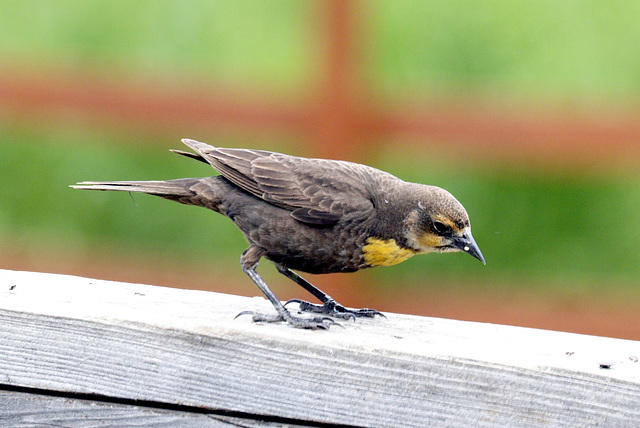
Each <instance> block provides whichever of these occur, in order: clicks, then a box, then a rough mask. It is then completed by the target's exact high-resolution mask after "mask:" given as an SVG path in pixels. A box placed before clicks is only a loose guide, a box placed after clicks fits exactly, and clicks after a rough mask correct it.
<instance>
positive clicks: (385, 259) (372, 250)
mask: <svg viewBox="0 0 640 428" xmlns="http://www.w3.org/2000/svg"><path fill="white" fill-rule="evenodd" d="M415 254H416V252H415V251H414V250H410V249H408V248H403V247H401V246H399V245H398V243H397V242H396V240H395V239H379V238H368V239H367V241H366V244H365V245H364V246H363V247H362V256H363V257H364V261H365V262H366V263H367V265H369V266H372V267H373V266H393V265H397V264H398V263H402V262H404V261H405V260H407V259H409V258H411V257H413V256H414V255H415Z"/></svg>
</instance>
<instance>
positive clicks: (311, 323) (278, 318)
mask: <svg viewBox="0 0 640 428" xmlns="http://www.w3.org/2000/svg"><path fill="white" fill-rule="evenodd" d="M241 315H251V319H252V320H253V322H267V323H271V322H286V323H287V324H289V325H290V326H292V327H295V328H304V329H307V330H329V327H331V326H333V325H337V326H340V327H342V326H341V325H340V324H338V323H337V322H335V321H334V320H332V319H331V318H328V317H314V318H300V317H294V316H293V315H291V314H289V313H288V312H286V315H280V314H277V315H273V314H272V315H268V314H263V313H260V312H254V311H243V312H240V313H239V314H238V315H236V318H238V317H239V316H241ZM234 319H235V318H234Z"/></svg>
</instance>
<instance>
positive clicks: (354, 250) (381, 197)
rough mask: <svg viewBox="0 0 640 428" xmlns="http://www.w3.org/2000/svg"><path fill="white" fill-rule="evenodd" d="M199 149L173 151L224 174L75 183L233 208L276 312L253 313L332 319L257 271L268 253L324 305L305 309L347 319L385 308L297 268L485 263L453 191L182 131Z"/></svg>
mask: <svg viewBox="0 0 640 428" xmlns="http://www.w3.org/2000/svg"><path fill="white" fill-rule="evenodd" d="M182 141H183V143H184V144H186V145H187V146H189V147H190V148H191V149H193V150H194V151H195V152H196V153H195V154H194V153H188V152H183V151H180V150H174V152H175V153H178V154H181V155H184V156H188V157H191V158H194V159H197V160H199V161H201V162H205V163H208V164H210V165H211V166H212V167H213V168H215V169H216V170H217V171H218V172H219V173H220V174H221V175H219V176H216V177H205V178H185V179H178V180H167V181H120V182H117V181H116V182H82V183H78V184H77V185H74V186H71V187H73V188H76V189H90V190H120V191H128V192H142V193H148V194H151V195H156V196H160V197H163V198H165V199H170V200H174V201H177V202H181V203H183V204H187V205H197V206H201V207H205V208H209V209H211V210H214V211H216V212H218V213H220V214H222V215H225V216H226V217H229V218H230V219H231V220H232V221H233V222H234V223H235V224H236V226H237V227H238V228H239V229H240V230H241V231H242V233H243V234H244V236H245V238H246V239H247V241H248V242H249V248H247V250H246V251H245V252H244V253H243V254H242V257H241V264H242V268H243V270H244V271H245V272H246V273H247V274H248V275H249V277H250V278H251V279H252V280H253V281H254V282H255V283H256V285H257V286H258V287H259V288H260V289H261V290H262V292H263V293H264V294H265V296H267V298H268V299H269V300H270V301H271V303H272V304H273V305H274V307H275V309H276V311H277V314H276V315H264V314H259V313H253V312H243V313H242V314H245V313H250V314H252V315H253V319H254V321H266V322H274V321H286V322H288V323H289V324H291V325H293V326H295V327H301V328H327V327H329V326H330V325H331V324H333V321H332V320H331V318H328V317H326V316H319V317H314V318H301V317H296V316H293V315H291V314H290V313H289V311H288V310H287V309H286V308H285V306H284V305H282V303H281V302H280V301H279V300H278V299H277V298H276V297H275V295H274V294H273V292H272V291H271V290H270V289H269V287H268V286H267V284H266V283H265V282H264V281H263V280H262V278H261V277H260V276H259V275H258V274H257V273H256V271H255V269H256V267H257V265H258V262H259V260H260V258H262V257H265V258H267V259H269V260H271V261H272V262H273V263H274V264H275V265H276V268H277V269H278V271H279V272H280V273H282V274H283V275H285V276H287V277H288V278H290V279H292V280H293V281H295V282H296V283H298V284H299V285H300V286H302V287H303V288H305V289H306V290H307V291H309V292H310V293H311V294H313V295H314V296H315V297H317V298H318V299H319V300H320V301H321V302H322V303H323V304H322V305H314V304H311V303H308V302H304V301H300V300H297V299H294V300H292V301H290V302H288V303H291V302H297V303H299V304H300V309H301V310H303V311H310V312H316V313H321V314H324V315H330V316H332V317H339V318H355V317H358V316H368V317H372V316H375V315H382V314H381V313H380V312H378V311H375V310H372V309H358V310H355V309H347V308H345V307H343V306H342V305H339V304H337V303H336V302H335V301H334V300H333V299H332V298H331V297H329V296H328V295H326V294H325V293H323V292H322V291H320V290H319V289H317V288H316V287H314V286H313V285H311V284H310V283H308V282H307V281H305V280H304V279H303V278H301V277H300V276H299V275H297V274H296V273H294V272H293V271H292V270H298V271H302V272H309V273H333V272H353V271H356V270H359V269H363V268H367V267H374V266H390V265H394V264H397V263H400V262H402V261H404V260H406V259H408V258H409V257H411V256H413V255H415V254H420V253H428V252H447V251H465V252H467V253H469V254H470V255H472V256H474V257H476V258H477V259H479V260H480V261H482V262H483V263H484V258H483V257H482V254H481V253H480V250H479V248H478V246H477V245H476V243H475V241H474V240H473V237H472V235H471V229H470V225H469V217H468V215H467V212H466V211H465V209H464V207H463V206H462V205H461V204H460V203H459V202H458V201H457V200H456V199H455V198H454V197H453V196H452V195H451V194H450V193H449V192H447V191H445V190H443V189H441V188H439V187H435V186H426V185H422V184H416V183H408V182H405V181H402V180H400V179H399V178H397V177H395V176H393V175H391V174H388V173H386V172H383V171H380V170H378V169H375V168H371V167H368V166H365V165H360V164H356V163H351V162H344V161H334V160H326V159H308V158H300V157H295V156H289V155H284V154H280V153H273V152H267V151H261V150H247V149H225V148H216V147H212V146H209V145H208V144H204V143H201V142H198V141H194V140H188V139H185V140H182Z"/></svg>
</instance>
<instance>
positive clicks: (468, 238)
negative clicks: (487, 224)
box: [451, 230, 487, 265]
mask: <svg viewBox="0 0 640 428" xmlns="http://www.w3.org/2000/svg"><path fill="white" fill-rule="evenodd" d="M451 245H453V246H454V247H456V248H459V249H460V250H462V251H464V252H465V253H467V254H469V255H470V256H473V257H475V258H476V259H478V260H480V261H481V262H482V264H483V265H486V264H487V262H485V261H484V257H483V256H482V252H481V251H480V248H478V244H476V241H475V239H473V235H471V231H470V230H467V231H465V232H464V233H463V234H462V236H456V237H454V238H453V239H452V241H451Z"/></svg>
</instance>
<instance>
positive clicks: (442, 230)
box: [433, 221, 451, 235]
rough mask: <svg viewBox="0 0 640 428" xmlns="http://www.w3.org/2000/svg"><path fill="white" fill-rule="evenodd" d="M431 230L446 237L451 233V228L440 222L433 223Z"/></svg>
mask: <svg viewBox="0 0 640 428" xmlns="http://www.w3.org/2000/svg"><path fill="white" fill-rule="evenodd" d="M433 230H435V231H436V233H437V234H438V235H448V234H450V233H451V227H450V226H449V225H446V224H444V223H442V222H441V221H434V222H433Z"/></svg>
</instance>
